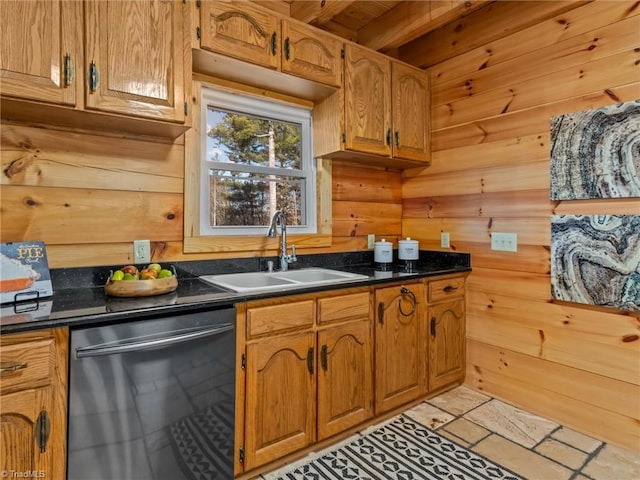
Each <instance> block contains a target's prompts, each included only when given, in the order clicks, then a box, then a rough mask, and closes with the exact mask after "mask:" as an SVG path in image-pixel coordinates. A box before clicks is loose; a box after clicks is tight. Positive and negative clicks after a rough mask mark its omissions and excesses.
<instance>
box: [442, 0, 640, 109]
mask: <svg viewBox="0 0 640 480" xmlns="http://www.w3.org/2000/svg"><path fill="white" fill-rule="evenodd" d="M617 6H618V8H616V9H615V10H618V9H621V8H622V6H623V4H622V3H620V2H618V3H617ZM614 8H615V6H614ZM585 9H592V10H596V9H597V10H601V11H603V13H610V12H612V11H614V9H612V8H611V7H610V6H609V5H604V4H603V3H602V2H594V3H592V4H589V5H587V6H585V7H583V8H580V9H576V10H573V11H571V12H569V13H568V14H567V15H569V16H570V15H572V14H578V13H579V12H583V11H584V10H585ZM637 14H640V9H638V11H637ZM582 19H584V20H588V24H589V25H591V26H592V27H593V26H594V25H593V24H594V19H593V18H592V17H584V15H583V16H582ZM616 20H617V19H616ZM565 21H568V22H570V21H571V20H565ZM583 23H585V24H586V23H587V22H583ZM598 23H599V21H598ZM547 24H548V25H549V26H551V27H552V28H553V29H554V30H555V31H556V32H557V33H560V34H561V35H562V36H563V38H565V40H563V41H559V42H557V43H553V42H552V41H553V38H554V35H548V34H547V35H545V32H544V31H543V28H542V27H544V26H546V25H544V26H543V25H538V26H536V27H532V28H530V29H527V30H525V31H522V32H519V33H518V34H517V35H514V36H513V38H509V39H508V41H507V40H506V39H505V40H503V41H501V42H496V43H499V45H498V44H494V45H492V46H491V47H490V54H488V53H487V49H482V53H483V56H484V57H485V58H486V59H485V62H484V63H483V64H482V65H481V68H474V66H473V64H471V63H468V62H466V63H461V60H460V59H459V58H456V59H455V61H456V64H457V65H456V68H457V70H456V72H457V73H455V74H454V72H453V71H452V70H451V68H453V65H451V63H453V62H446V64H441V65H438V67H437V69H435V70H434V76H435V79H434V85H433V86H432V97H431V101H432V104H433V105H440V104H441V103H442V99H445V100H446V101H447V102H450V101H452V100H455V99H456V98H463V97H464V96H467V95H472V94H477V93H479V92H482V91H485V90H487V89H494V88H499V87H503V86H506V85H510V84H512V83H517V82H522V81H524V80H526V79H531V78H536V77H538V76H541V75H542V74H543V73H545V72H555V71H559V70H563V69H566V68H569V67H571V66H579V65H582V64H584V63H588V62H591V61H594V60H597V59H602V58H605V57H608V56H610V55H613V54H616V53H620V52H623V51H625V50H629V49H633V48H635V47H636V46H637V45H638V35H637V33H638V28H639V26H640V19H639V18H638V17H637V16H630V17H628V18H626V19H625V20H623V21H620V22H617V23H616V22H614V23H612V24H608V25H598V26H597V28H595V29H590V30H588V31H586V28H584V29H583V30H585V31H582V32H576V31H575V30H574V27H575V26H576V25H574V24H573V23H571V24H570V28H565V26H564V25H563V24H562V23H560V22H558V21H553V22H548V23H547ZM577 26H580V25H579V24H578V25H577ZM586 26H587V25H585V27H586ZM569 33H572V34H574V35H575V36H568V34H569ZM516 42H517V43H516ZM522 44H529V45H531V44H535V45H536V46H537V47H538V48H536V49H534V50H531V51H529V52H527V53H525V54H524V55H522V54H520V53H521V52H522ZM545 45H546V46H545ZM471 55H472V52H470V53H468V54H466V55H464V56H463V57H465V58H468V57H470V56H471ZM445 71H446V72H447V76H449V77H450V78H448V79H443V75H438V73H439V72H445ZM453 75H457V76H456V77H453V78H451V77H452V76H453Z"/></svg>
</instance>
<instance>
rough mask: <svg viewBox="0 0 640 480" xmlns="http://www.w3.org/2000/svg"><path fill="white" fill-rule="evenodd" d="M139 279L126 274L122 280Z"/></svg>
mask: <svg viewBox="0 0 640 480" xmlns="http://www.w3.org/2000/svg"><path fill="white" fill-rule="evenodd" d="M137 279H138V277H136V276H135V275H131V274H130V273H125V274H124V275H123V277H122V280H137Z"/></svg>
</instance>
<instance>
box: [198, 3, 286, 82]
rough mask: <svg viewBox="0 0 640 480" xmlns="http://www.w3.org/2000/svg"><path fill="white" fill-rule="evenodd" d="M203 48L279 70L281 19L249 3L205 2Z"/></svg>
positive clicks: (201, 45) (201, 42)
mask: <svg viewBox="0 0 640 480" xmlns="http://www.w3.org/2000/svg"><path fill="white" fill-rule="evenodd" d="M200 25H201V38H200V47H201V48H203V49H205V50H211V51H212V52H216V53H221V54H223V55H226V56H229V57H234V58H237V59H239V60H244V61H246V62H250V63H254V64H256V65H262V66H263V67H267V68H271V69H274V70H276V69H278V68H279V66H280V47H279V45H280V41H281V39H280V18H279V17H277V16H275V15H273V14H271V12H269V11H268V10H262V9H260V8H258V7H254V6H252V5H249V4H248V2H238V3H229V2H203V3H202V5H201V7H200Z"/></svg>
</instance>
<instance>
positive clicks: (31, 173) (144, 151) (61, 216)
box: [0, 124, 402, 268]
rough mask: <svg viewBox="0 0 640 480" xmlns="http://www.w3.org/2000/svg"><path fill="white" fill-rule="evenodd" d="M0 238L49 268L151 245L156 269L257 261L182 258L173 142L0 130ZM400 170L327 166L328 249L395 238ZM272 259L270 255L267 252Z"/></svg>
mask: <svg viewBox="0 0 640 480" xmlns="http://www.w3.org/2000/svg"><path fill="white" fill-rule="evenodd" d="M0 135H1V141H0V146H1V154H0V162H1V165H2V176H1V178H2V181H1V185H2V190H1V201H0V215H1V217H0V241H2V242H9V241H19V240H44V241H45V242H46V245H47V252H48V255H49V263H50V266H51V267H52V268H62V267H72V266H90V265H117V264H124V263H130V262H132V257H133V244H132V241H133V240H136V239H149V240H151V246H152V259H153V260H154V261H159V262H167V261H178V260H199V259H205V258H222V257H241V256H254V255H264V252H245V253H237V252H229V253H219V254H185V253H183V251H182V238H183V212H184V195H183V188H184V187H183V185H184V171H185V170H184V152H185V148H184V145H183V143H182V140H178V141H177V142H175V143H174V144H169V143H158V142H149V141H142V140H132V139H124V138H114V137H107V136H99V135H90V134H85V133H70V132H65V131H59V130H53V129H43V128H32V127H27V126H15V125H7V124H3V125H2V126H1V128H0ZM401 182H402V176H401V174H400V173H399V172H393V171H386V170H378V169H362V168H359V167H357V166H351V165H349V164H338V163H337V162H336V163H335V165H334V166H333V202H332V210H333V236H334V238H333V242H332V246H331V247H329V248H322V249H307V250H306V251H305V250H299V253H324V252H330V251H344V250H360V249H365V248H366V246H367V242H366V240H367V239H366V235H367V234H368V233H375V234H376V235H378V236H380V237H381V236H387V237H389V238H391V239H397V238H398V236H399V235H400V228H401V227H400V212H401V208H402V200H401ZM270 254H275V252H270Z"/></svg>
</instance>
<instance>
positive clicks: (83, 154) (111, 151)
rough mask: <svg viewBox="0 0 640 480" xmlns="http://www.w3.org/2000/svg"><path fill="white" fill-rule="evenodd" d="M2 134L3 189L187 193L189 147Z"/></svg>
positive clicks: (45, 133) (18, 130)
mask: <svg viewBox="0 0 640 480" xmlns="http://www.w3.org/2000/svg"><path fill="white" fill-rule="evenodd" d="M0 135H1V140H0V142H1V144H2V150H1V151H0V163H1V164H2V171H3V172H4V175H2V176H1V178H2V180H1V181H2V184H3V185H32V186H49V187H58V186H60V185H65V186H66V187H70V188H87V189H107V190H129V191H146V192H153V191H155V192H164V193H182V191H183V179H184V146H183V145H179V144H175V145H170V144H163V143H149V142H143V141H137V140H126V141H125V140H121V141H118V140H114V139H113V138H109V137H103V136H99V135H81V134H78V133H71V132H60V131H56V130H46V129H42V128H30V127H17V126H14V125H2V129H0ZM71 152H73V153H71Z"/></svg>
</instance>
